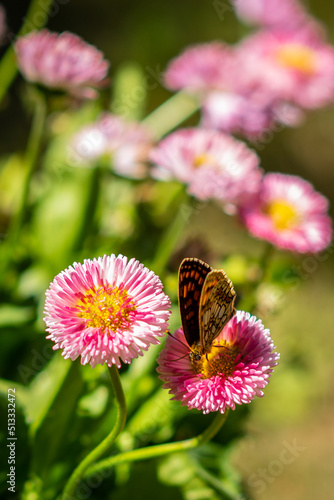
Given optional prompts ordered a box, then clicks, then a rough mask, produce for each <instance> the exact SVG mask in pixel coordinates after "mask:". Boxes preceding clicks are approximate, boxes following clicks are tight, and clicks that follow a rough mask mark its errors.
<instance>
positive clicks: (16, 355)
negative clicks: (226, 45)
mask: <svg viewBox="0 0 334 500" xmlns="http://www.w3.org/2000/svg"><path fill="white" fill-rule="evenodd" d="M3 3H4V2H3ZM4 5H5V7H6V9H7V15H8V24H9V28H10V31H11V32H13V33H16V32H17V31H18V29H19V27H20V25H21V22H22V19H23V18H24V16H25V12H26V8H27V5H28V2H26V4H25V2H20V3H18V2H7V3H6V2H5V3H4ZM307 5H308V7H309V9H310V11H311V12H312V13H313V14H314V15H315V16H316V17H318V18H319V19H320V20H323V21H324V22H325V25H326V27H327V30H328V32H329V38H330V40H331V42H332V43H334V35H333V33H334V30H333V28H334V15H333V8H332V5H331V3H330V2H328V1H327V0H317V1H315V0H313V1H312V2H311V1H309V2H307ZM47 26H48V28H49V29H51V30H54V31H64V30H69V31H72V32H74V33H77V34H78V35H80V36H81V37H83V38H84V39H85V40H86V41H88V42H90V43H92V44H94V45H95V46H97V47H98V48H99V49H100V50H102V51H103V52H104V54H105V56H106V58H107V59H108V60H110V61H111V89H112V90H111V92H108V91H106V92H105V93H104V94H103V102H104V106H105V108H107V109H108V108H109V109H112V110H113V111H115V112H122V113H123V114H125V115H126V116H128V117H131V118H137V119H140V118H142V117H144V116H145V115H146V114H148V113H149V112H150V111H152V110H154V109H155V108H156V107H157V106H158V105H159V104H161V103H162V102H163V101H165V100H166V99H167V98H168V97H169V96H170V95H171V94H170V93H169V92H168V91H167V90H166V89H164V88H163V87H162V85H161V80H160V79H161V72H162V71H163V70H164V68H165V66H166V64H167V62H168V61H169V60H170V59H171V58H172V57H174V56H176V55H177V54H179V52H180V51H181V50H182V49H183V48H184V47H185V46H187V45H190V44H194V43H197V42H205V41H210V40H214V39H223V40H225V41H227V42H231V43H232V42H235V41H237V40H239V39H240V38H241V37H242V36H243V35H244V34H246V33H247V31H248V28H246V27H244V26H242V25H241V24H240V23H239V22H238V21H237V20H236V19H235V17H234V14H233V12H232V10H231V9H230V8H229V4H228V3H227V2H219V1H213V2H211V1H201V2H197V3H194V2H193V1H191V0H184V1H183V2H177V1H175V0H172V1H170V2H164V3H161V2H160V3H159V2H153V1H152V0H142V1H141V2H135V1H134V0H126V1H120V0H112V1H111V2H104V1H102V0H95V1H94V2H90V1H83V0H81V1H79V0H69V1H68V2H65V1H64V0H63V1H62V2H59V3H57V2H55V4H54V7H53V11H52V10H51V16H50V19H49V22H48V24H47ZM148 75H150V78H149V77H148ZM145 82H146V83H145ZM148 82H149V83H148ZM31 99H32V97H31V96H30V94H29V92H27V90H26V85H25V83H24V81H23V79H22V78H21V77H17V79H16V80H15V83H14V85H12V87H11V89H10V91H9V93H8V96H7V97H6V99H5V100H4V102H3V103H2V108H1V115H0V121H1V139H0V186H1V188H0V189H1V193H0V233H1V235H2V237H4V235H5V233H6V228H7V225H8V221H9V219H10V217H11V216H12V214H13V213H15V211H16V210H17V204H18V200H19V199H20V194H21V190H22V155H23V152H24V150H25V147H26V143H27V138H28V134H29V128H30V121H31V109H32V100H31ZM98 112H99V108H98V104H96V103H94V104H86V105H85V106H84V107H82V108H80V109H76V108H70V109H68V110H67V111H63V112H58V111H56V110H55V111H54V112H53V113H51V114H50V115H49V117H48V121H47V128H46V131H45V132H46V133H45V135H46V138H47V139H48V140H49V146H48V149H46V150H45V155H44V156H43V157H42V160H41V162H40V165H39V170H38V175H36V176H35V177H34V180H33V184H32V190H31V199H30V203H29V213H26V214H25V218H26V221H27V222H28V223H27V224H26V225H25V229H24V231H23V232H22V233H21V235H20V240H19V245H18V247H17V248H16V254H15V263H16V265H15V266H13V267H11V268H10V269H6V270H5V273H4V274H3V275H2V277H1V280H2V282H1V307H0V327H1V346H2V347H1V350H0V366H1V377H2V378H3V379H6V380H9V381H12V382H10V383H9V384H10V385H9V386H15V387H16V395H17V403H18V407H17V432H18V442H17V451H18V453H17V457H18V462H19V463H18V464H17V471H18V472H17V486H18V490H19V491H20V489H21V493H19V494H18V496H17V498H20V497H21V494H22V488H23V483H24V482H26V481H27V480H28V478H29V481H28V482H26V483H25V486H24V493H23V494H22V495H23V498H26V499H29V500H30V499H35V498H39V497H40V498H45V499H52V498H54V497H55V494H56V493H59V489H60V488H61V485H62V483H63V481H64V477H66V476H68V475H69V473H70V472H71V470H72V468H73V466H74V464H76V463H78V462H79V461H80V460H81V459H82V458H83V456H85V454H86V453H87V452H88V451H89V450H91V449H92V448H93V447H94V446H95V445H96V444H98V443H99V442H100V440H101V439H102V438H103V437H104V436H105V435H106V434H107V433H108V432H109V430H110V427H111V425H112V423H113V421H114V418H115V415H114V407H113V401H112V397H111V396H110V392H109V381H108V378H107V374H106V371H105V370H104V368H102V367H97V368H96V369H94V370H92V369H91V368H90V366H85V367H81V366H80V364H79V362H78V361H77V362H76V363H71V362H70V361H64V360H63V359H62V358H61V356H60V355H59V353H54V352H53V351H52V348H51V342H49V341H45V333H44V324H43V322H42V310H43V302H44V292H45V289H46V288H47V287H48V285H49V282H50V281H51V280H52V279H53V277H54V276H55V275H56V274H57V273H58V272H60V271H61V270H63V269H64V268H66V267H68V266H69V265H70V264H72V262H73V261H81V260H83V259H84V258H93V257H94V256H99V255H103V253H116V254H117V253H118V252H121V253H124V254H125V255H127V256H129V257H133V256H134V257H136V258H137V259H139V260H142V261H143V262H144V263H145V264H147V265H151V263H152V261H153V260H154V259H153V257H154V254H155V251H156V248H157V246H158V244H159V241H160V238H161V235H162V233H163V229H164V227H166V226H168V224H170V223H171V221H172V219H173V217H174V214H175V209H176V206H177V203H178V199H179V198H178V197H179V196H180V195H181V193H180V191H181V188H180V187H179V186H178V185H177V184H176V183H166V184H160V183H155V182H153V181H151V182H150V181H148V182H145V183H142V182H137V181H129V180H125V179H122V178H118V177H115V176H112V175H106V174H104V177H103V183H102V185H101V186H100V188H101V192H100V196H99V201H98V207H97V210H96V211H95V213H94V216H93V217H91V218H89V217H88V218H85V219H83V214H84V213H86V214H87V213H89V206H88V208H87V205H85V203H86V201H87V193H89V192H90V193H92V192H94V191H92V190H91V189H90V187H91V186H92V183H94V182H96V178H95V177H94V176H95V173H94V171H92V170H88V169H79V168H77V169H74V168H71V167H69V166H68V162H67V160H66V154H68V151H67V150H66V144H67V142H68V140H69V138H70V137H71V135H72V134H73V132H74V131H75V130H76V129H78V128H79V127H80V126H81V125H82V124H83V123H85V122H89V121H90V120H92V119H94V117H96V115H97V114H98ZM197 118H198V117H196V116H195V117H193V118H192V119H191V120H189V121H188V122H187V123H194V124H196V123H197ZM333 131H334V109H333V108H327V109H324V110H319V111H316V112H312V113H309V114H308V115H307V117H306V120H305V123H304V124H303V125H302V126H299V127H298V128H296V129H285V130H281V131H277V132H273V133H272V134H268V137H267V138H266V140H265V142H264V143H263V144H261V145H258V146H257V151H258V154H259V155H260V157H261V162H262V167H263V168H264V169H265V170H266V171H279V172H286V173H291V174H296V175H300V176H302V177H304V178H306V179H307V180H309V181H311V182H312V183H313V184H314V186H315V188H316V189H317V190H319V191H321V192H322V193H323V194H325V195H326V196H327V197H328V198H329V199H330V200H331V205H332V207H333V199H334V168H333V163H334V141H333ZM193 205H194V206H193V207H192V215H191V216H190V217H189V221H188V223H187V224H186V227H185V230H184V232H183V234H182V236H181V238H180V240H179V243H178V247H177V248H176V250H175V252H174V253H173V255H172V256H171V258H170V260H169V264H168V267H167V269H166V270H165V272H164V273H163V275H162V279H163V281H164V284H165V291H166V293H167V294H168V295H169V296H170V297H171V298H172V300H173V314H172V319H171V331H173V330H174V329H175V328H177V327H178V326H179V325H180V319H179V313H178V307H177V295H176V293H177V276H176V272H177V268H178V264H179V262H180V260H181V258H182V257H183V256H191V255H195V256H198V257H201V258H203V259H204V260H207V261H210V262H211V263H212V264H215V265H222V266H223V267H224V269H225V270H226V272H227V274H228V275H229V277H230V278H231V279H232V280H233V281H234V283H235V286H236V289H237V291H238V285H239V284H241V283H243V282H244V281H245V280H246V281H247V280H252V276H253V275H256V272H257V259H258V258H259V256H260V255H261V253H262V251H263V243H261V242H258V241H255V240H252V239H251V238H250V236H249V235H248V234H246V232H245V230H244V229H243V228H241V227H240V226H239V225H238V223H237V221H236V220H234V219H232V218H230V217H228V216H226V215H225V214H224V213H223V212H222V211H221V210H220V209H219V208H217V207H216V206H215V205H214V204H211V203H207V204H199V203H195V202H194V204H193ZM87 209H88V212H85V210H86V211H87ZM332 215H333V209H332ZM83 221H84V224H83ZM88 230H89V231H88ZM332 253H333V247H331V248H330V249H329V250H328V251H327V252H324V253H323V254H322V258H321V260H320V259H318V258H317V257H307V256H304V257H303V256H302V257H298V256H297V257H294V256H291V255H290V254H288V253H284V252H280V251H277V252H276V254H275V256H274V259H273V263H272V266H271V269H270V276H269V279H268V280H267V282H266V283H264V284H263V285H262V287H261V288H260V289H259V291H258V294H260V296H259V302H260V303H261V304H262V305H261V308H260V310H259V311H258V316H259V317H261V318H262V319H263V322H264V324H265V326H266V327H268V328H270V330H271V333H272V337H273V339H274V342H275V344H276V345H277V348H278V351H279V352H280V353H281V362H280V364H279V366H278V368H277V369H276V370H275V373H274V375H273V377H272V380H271V382H270V384H269V386H268V387H267V388H266V390H265V393H266V394H265V398H264V399H263V400H262V399H258V400H256V401H254V402H253V403H252V404H251V406H250V407H245V406H243V407H239V408H237V409H236V410H235V412H232V413H231V414H230V416H229V418H228V420H227V423H226V424H225V426H224V427H223V429H222V430H221V431H220V433H219V434H218V435H217V436H216V438H215V439H214V440H213V442H212V443H210V444H208V445H206V446H204V447H203V448H201V449H199V450H194V451H192V452H191V453H187V454H183V453H182V454H175V455H172V456H168V457H166V458H162V459H159V460H151V461H147V462H142V463H135V464H130V465H128V464H124V465H120V466H118V467H117V468H115V469H113V470H112V471H111V473H110V475H109V477H108V478H106V479H105V480H104V481H103V482H102V483H101V485H100V486H99V488H95V487H94V486H93V487H92V491H93V493H92V498H96V499H99V498H106V499H107V498H112V499H113V500H122V499H125V498H129V497H130V495H134V494H135V495H136V498H137V499H142V498H143V499H144V498H145V499H150V498H152V499H153V498H157V497H159V498H160V499H161V500H163V499H164V498H166V499H167V498H171V497H173V498H175V499H178V498H180V499H182V498H185V499H187V500H197V499H199V500H202V499H206V498H209V499H215V498H217V499H218V498H228V499H230V498H233V499H235V500H236V499H238V500H242V499H248V498H249V499H259V500H265V499H270V500H276V499H280V498H282V497H284V496H286V497H287V498H293V499H295V500H299V499H303V500H311V499H312V500H313V499H314V498H317V499H319V500H327V499H328V498H330V497H331V492H332V491H333V489H334V464H333V460H332V457H333V442H334V439H333V438H334V435H333V433H334V431H333V425H332V422H333V418H334V391H333V384H332V380H333V375H334V373H333V370H334V368H333V362H332V353H333V350H334V336H333V332H332V309H333V298H334V293H333V277H334V269H333V258H332ZM287 269H288V270H289V273H288V274H286V270H287ZM157 271H158V269H157ZM287 276H288V277H287ZM160 348H161V347H151V349H150V350H149V352H148V353H147V354H146V355H145V356H144V357H143V358H141V359H138V360H135V361H134V362H133V363H132V364H131V366H129V367H124V368H122V380H123V384H124V390H125V394H126V398H127V404H128V411H129V418H128V423H127V426H126V429H125V432H124V433H123V434H122V436H121V437H120V438H119V439H118V441H117V446H116V447H115V449H114V452H115V451H116V449H117V448H118V449H120V450H127V449H132V448H133V447H137V446H144V445H147V444H154V443H159V442H165V441H169V440H178V439H185V438H187V437H191V436H193V435H196V434H198V433H200V432H201V431H202V430H203V429H204V428H206V427H207V426H208V423H209V422H210V421H211V419H212V415H208V416H203V415H202V414H200V413H199V412H197V411H195V410H193V411H188V410H187V409H185V408H181V407H180V405H179V404H178V403H175V402H171V401H169V396H168V394H167V391H162V390H161V383H160V381H159V379H158V378H157V375H156V373H155V366H156V365H155V359H156V357H157V354H158V352H159V350H160ZM0 388H1V391H2V394H4V395H5V397H6V391H7V389H6V382H5V381H2V382H1V386H0ZM1 398H2V399H1V400H0V402H1V405H0V411H1V415H0V418H1V421H3V422H5V417H6V407H7V405H6V399H4V396H1ZM2 438H4V435H3V436H2ZM287 443H288V445H287ZM294 443H297V446H298V449H297V451H296V452H295V456H294V460H292V461H291V462H290V463H288V464H287V463H285V462H284V461H282V459H281V457H282V456H283V455H282V453H283V450H285V449H286V448H287V447H288V446H291V447H293V446H294ZM1 454H2V455H1V462H2V463H4V464H5V466H4V467H3V468H2V469H1V470H2V471H6V470H7V466H6V457H7V451H6V449H5V447H4V446H2V451H1ZM290 456H293V455H290ZM231 463H232V465H231ZM37 471H38V474H37ZM31 473H32V475H31ZM5 474H6V473H5ZM5 474H4V473H3V472H1V476H0V479H1V481H2V493H3V495H6V492H7V490H6V485H5V481H6V478H5ZM43 481H45V484H46V486H43V487H42V482H43ZM40 488H42V489H43V495H42V494H41V493H39V489H40ZM90 494H91V493H89V491H88V493H87V491H85V490H84V489H83V490H82V498H87V497H88V496H89V495H90ZM40 495H41V496H40ZM85 495H86V496H85ZM87 495H88V496H87ZM4 498H5V496H4ZM10 498H16V497H15V495H11V496H10Z"/></svg>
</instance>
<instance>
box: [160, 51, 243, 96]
mask: <svg viewBox="0 0 334 500" xmlns="http://www.w3.org/2000/svg"><path fill="white" fill-rule="evenodd" d="M231 52H232V51H231V48H230V47H229V46H228V45H225V44H223V43H220V42H212V43H205V44H199V45H194V46H192V47H189V48H187V49H185V50H184V52H183V53H182V54H180V55H179V56H178V57H176V58H175V59H173V60H172V61H171V62H170V63H169V65H168V67H167V69H166V72H165V74H164V82H165V85H166V87H168V88H169V89H171V90H181V89H187V90H188V91H190V92H195V93H198V92H202V91H205V92H207V91H208V90H209V89H215V88H217V87H218V88H219V87H221V86H222V84H223V82H224V81H225V78H226V76H225V75H226V73H228V69H229V67H230V65H232V64H233V59H232V53H231Z"/></svg>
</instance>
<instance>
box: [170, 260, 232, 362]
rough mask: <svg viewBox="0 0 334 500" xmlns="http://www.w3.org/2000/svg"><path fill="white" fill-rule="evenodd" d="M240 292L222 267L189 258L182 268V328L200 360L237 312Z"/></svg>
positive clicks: (180, 275)
mask: <svg viewBox="0 0 334 500" xmlns="http://www.w3.org/2000/svg"><path fill="white" fill-rule="evenodd" d="M235 298H236V293H235V291H234V288H233V285H232V282H231V280H229V279H228V277H227V276H226V274H225V272H224V271H223V270H222V269H212V267H211V266H209V264H206V263H205V262H203V261H202V260H200V259H196V258H186V259H183V261H182V262H181V264H180V268H179V306H180V313H181V321H182V328H183V332H184V335H185V337H186V340H187V342H188V345H189V347H190V349H191V353H190V357H193V358H195V359H196V360H200V359H201V356H202V355H203V354H206V353H208V352H210V350H211V347H212V343H213V341H214V340H215V338H216V337H218V335H219V334H220V333H221V331H222V329H223V328H224V326H225V325H226V323H227V322H228V321H229V320H230V319H231V318H232V317H233V316H234V315H235V313H236V310H235V308H234V301H235Z"/></svg>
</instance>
